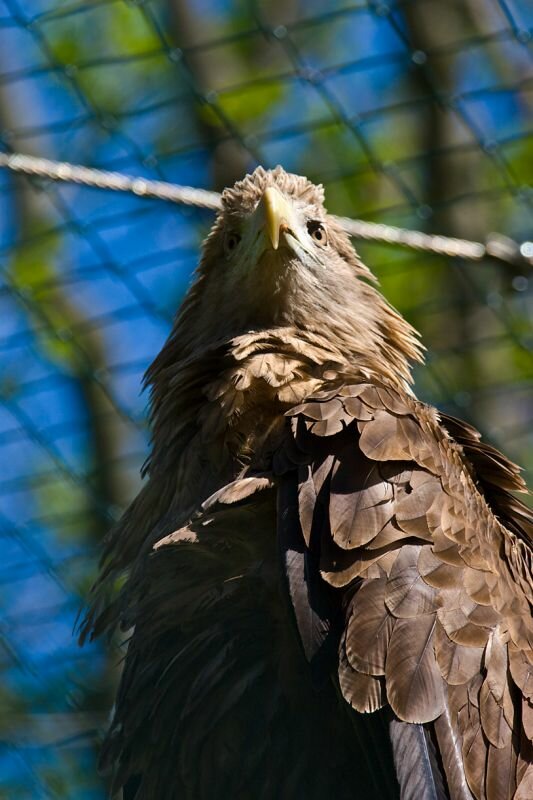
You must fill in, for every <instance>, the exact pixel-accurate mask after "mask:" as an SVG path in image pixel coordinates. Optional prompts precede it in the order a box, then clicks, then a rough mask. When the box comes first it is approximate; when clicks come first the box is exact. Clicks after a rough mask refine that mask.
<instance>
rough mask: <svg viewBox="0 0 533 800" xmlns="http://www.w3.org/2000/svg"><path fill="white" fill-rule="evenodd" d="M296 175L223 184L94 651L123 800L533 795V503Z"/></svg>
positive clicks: (106, 554)
mask: <svg viewBox="0 0 533 800" xmlns="http://www.w3.org/2000/svg"><path fill="white" fill-rule="evenodd" d="M421 360H422V347H421V345H420V342H419V337H418V334H417V332H416V331H415V330H414V329H413V328H412V327H411V325H410V324H408V322H407V321H406V320H404V319H403V318H402V316H401V315H400V314H399V313H398V312H397V311H396V310H395V309H394V308H393V307H392V306H391V305H389V303H388V302H387V301H386V299H385V298H384V297H383V296H382V295H381V294H380V292H379V291H378V288H377V282H376V280H375V278H374V277H373V275H372V273H371V272H370V270H369V269H368V268H367V267H366V266H365V265H364V264H363V263H362V261H361V260H360V258H359V257H358V255H357V253H356V252H355V250H354V249H353V247H352V244H351V242H350V240H349V238H348V236H347V234H346V233H345V232H344V231H343V229H342V227H341V225H340V223H339V222H338V221H337V220H336V218H335V217H333V216H331V215H328V213H327V212H326V209H325V207H324V192H323V188H322V186H320V185H318V186H317V185H314V184H313V183H311V182H310V181H309V180H308V179H307V178H305V177H302V176H298V175H293V174H289V173H287V172H285V171H284V170H283V169H282V168H281V167H276V168H275V169H273V170H265V169H263V168H262V167H259V168H257V169H256V170H255V171H254V172H253V173H252V174H250V175H247V176H246V177H245V178H244V179H243V180H241V181H239V182H238V183H236V184H235V186H233V187H232V188H228V189H226V190H225V191H224V192H223V194H222V204H221V210H220V212H219V214H218V217H217V219H216V221H215V223H214V225H213V228H212V230H211V232H210V234H209V236H208V237H207V238H206V240H205V242H204V245H203V253H202V257H201V260H200V263H199V266H198V269H197V271H196V274H195V278H194V281H193V283H192V285H191V288H190V289H189V291H188V293H187V294H186V296H185V299H184V301H183V303H182V306H181V309H180V310H179V312H178V314H177V316H176V319H175V322H174V325H173V328H172V331H171V333H170V335H169V337H168V339H167V341H166V343H165V345H164V347H163V349H162V350H161V352H160V353H159V355H158V356H157V357H156V359H155V361H154V362H153V364H152V365H151V366H150V368H149V370H148V372H147V375H146V379H145V380H146V384H147V385H149V386H150V391H151V394H150V398H151V415H150V420H151V431H152V441H151V451H150V455H149V458H148V460H147V462H146V464H145V466H144V468H143V473H144V476H145V482H144V484H143V488H142V490H141V491H140V493H139V494H138V496H137V497H136V498H135V499H134V500H133V502H132V503H131V505H130V506H129V508H128V509H127V510H126V511H125V513H124V515H123V517H122V518H121V520H120V521H119V522H118V523H117V525H116V526H115V527H114V528H113V529H112V530H111V532H110V533H109V534H108V536H107V537H106V539H105V542H104V546H103V555H102V560H101V569H100V573H99V577H98V579H97V582H96V583H95V586H94V588H93V594H92V601H91V605H90V609H89V611H88V612H87V615H86V618H85V620H84V623H83V626H82V638H84V637H87V636H90V637H95V636H100V635H102V634H107V635H113V634H114V633H115V632H117V631H122V632H123V634H126V637H127V639H128V642H127V652H126V655H125V659H124V666H123V670H122V676H121V680H120V685H119V688H118V692H117V696H116V702H115V705H114V709H113V714H112V719H111V722H110V726H109V730H108V732H107V734H106V737H105V741H104V744H103V747H102V753H101V768H102V770H103V771H104V772H106V773H107V774H109V775H110V785H111V792H112V794H113V795H116V796H122V797H124V798H125V800H155V798H157V800H177V799H178V798H180V799H181V798H183V800H228V798H232V799H233V798H238V799H239V800H240V799H241V798H242V800H248V798H249V800H274V799H275V800H278V798H281V799H285V798H287V799H288V800H292V799H293V798H294V800H300V798H306V800H307V799H309V800H318V798H320V800H323V798H325V797H335V798H338V799H340V800H344V799H345V798H346V800H347V799H348V798H350V799H351V800H353V799H354V798H355V799H357V798H360V800H373V799H376V800H377V799H378V798H379V800H384V799H385V800H387V799H388V798H402V800H408V799H410V798H417V800H441V799H443V798H449V799H450V800H473V798H476V800H507V798H509V799H510V798H514V800H531V798H532V797H533V759H532V739H533V623H532V614H531V606H532V600H533V597H532V585H533V584H532V575H533V566H532V553H533V549H532V542H533V514H532V512H531V511H530V510H529V509H528V507H527V506H526V505H524V504H523V503H522V502H520V501H519V500H518V499H517V498H516V496H515V494H514V493H515V492H520V491H527V490H526V487H525V484H524V481H523V479H522V478H521V477H520V469H519V467H517V466H516V465H515V464H513V463H512V462H511V461H509V460H508V459H507V458H506V457H505V456H504V455H502V454H501V453H500V452H498V451H497V450H496V449H495V448H493V447H491V446H490V445H488V444H485V443H483V442H482V441H481V436H480V434H479V433H478V431H477V430H476V429H475V428H473V427H472V426H471V425H470V424H468V423H466V422H463V421H461V420H459V419H456V418H454V417H451V416H448V415H447V414H444V413H440V412H439V411H437V410H436V409H435V408H434V407H432V406H430V405H427V404H425V403H424V402H421V401H420V400H418V399H417V398H416V396H415V394H414V392H413V389H412V378H411V371H410V370H411V366H412V364H413V362H419V361H421Z"/></svg>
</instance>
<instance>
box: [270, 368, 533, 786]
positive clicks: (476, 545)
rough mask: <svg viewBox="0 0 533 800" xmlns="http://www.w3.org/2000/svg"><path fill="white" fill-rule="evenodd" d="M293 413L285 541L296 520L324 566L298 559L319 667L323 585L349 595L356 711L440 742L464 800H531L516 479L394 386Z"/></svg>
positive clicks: (294, 537) (525, 553) (532, 717)
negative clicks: (418, 728)
mask: <svg viewBox="0 0 533 800" xmlns="http://www.w3.org/2000/svg"><path fill="white" fill-rule="evenodd" d="M290 413H291V417H292V419H291V432H290V434H289V435H288V438H287V441H286V443H285V445H284V446H283V447H282V449H281V450H280V451H279V452H278V454H277V456H276V462H275V469H276V471H277V473H278V475H279V476H280V482H281V487H282V489H281V490H280V493H279V499H280V510H279V517H280V522H279V526H278V527H279V530H280V538H281V540H282V542H283V541H287V540H288V533H287V531H286V530H285V529H286V528H287V524H288V523H287V520H292V523H290V526H291V528H292V529H291V532H290V537H291V539H290V541H291V544H290V551H291V553H292V552H293V551H296V552H299V553H300V562H301V559H303V558H307V560H308V563H309V564H311V565H312V564H316V565H317V567H316V569H315V573H314V574H313V573H312V570H311V571H309V570H308V571H307V573H304V572H302V570H301V568H300V566H299V562H298V561H297V560H294V559H293V560H289V561H287V559H285V567H286V572H287V575H288V579H289V589H290V594H291V596H292V598H293V605H294V608H295V615H296V620H297V622H298V627H299V629H300V631H301V636H302V640H303V643H304V648H305V650H306V652H307V653H308V654H309V655H310V657H311V658H316V654H317V653H319V652H320V650H321V648H322V647H323V642H324V641H325V630H324V625H323V624H322V623H321V617H320V611H319V609H318V605H317V601H316V600H315V599H313V598H315V597H316V596H317V586H316V584H317V580H318V581H319V582H320V580H321V581H322V583H324V584H325V585H327V586H329V587H331V588H332V589H334V590H337V591H338V592H340V594H342V595H343V600H344V626H343V627H344V630H343V633H342V638H341V642H340V655H339V682H340V687H341V691H342V693H343V695H344V697H345V699H346V700H347V701H348V703H350V704H351V705H352V706H353V708H355V709H356V710H357V711H360V712H371V711H375V710H376V709H379V708H381V707H383V706H385V705H386V704H390V707H391V708H392V711H393V712H394V714H395V716H396V717H397V719H398V720H399V721H404V722H408V723H414V724H425V728H426V729H428V730H429V729H431V735H432V737H433V738H434V740H435V741H436V744H437V748H438V750H439V756H440V759H441V760H442V764H443V766H444V769H445V773H446V776H447V782H448V787H449V791H450V794H451V796H452V798H464V797H468V796H469V791H468V788H467V785H468V787H469V789H470V791H471V793H472V794H473V795H474V796H475V797H476V798H479V799H480V800H481V799H483V800H506V798H512V797H514V798H515V800H526V799H527V798H531V797H533V765H532V746H531V740H532V738H533V705H532V700H533V622H532V615H531V604H532V585H533V584H532V537H533V517H532V514H531V512H530V511H529V509H527V508H526V507H525V506H524V505H522V504H521V503H520V502H519V501H517V500H516V499H515V497H514V496H513V495H512V494H510V490H515V489H523V483H522V481H521V479H520V478H519V475H518V468H517V467H515V465H513V464H511V462H509V461H508V460H507V459H505V457H503V456H502V455H501V454H500V453H498V452H497V451H496V450H494V449H493V448H491V447H490V446H487V445H483V444H481V443H480V441H479V438H480V437H479V434H478V433H477V431H475V430H474V429H473V428H471V427H470V426H468V425H466V424H465V423H462V422H460V421H458V420H455V419H453V418H450V417H444V416H442V417H440V418H439V417H438V415H437V412H436V411H435V410H434V409H432V408H430V407H428V406H425V405H423V404H422V403H419V402H418V401H416V400H414V399H413V398H412V397H410V396H409V395H407V394H405V395H403V394H401V393H400V392H398V391H396V390H392V389H390V388H387V387H384V386H379V385H371V384H369V383H361V384H357V385H352V386H346V387H343V388H340V389H337V390H333V391H330V392H323V393H320V394H318V395H317V396H316V397H314V398H311V399H310V400H309V401H308V402H306V403H304V404H302V405H300V406H298V407H297V408H295V409H293V410H292V412H290ZM311 587H313V588H311ZM318 589H321V590H322V592H323V587H320V586H318ZM306 597H307V605H308V606H309V607H310V608H311V610H312V613H309V612H306V611H305V606H306ZM430 723H431V724H430ZM401 739H402V737H400V746H401V744H402V742H401ZM403 739H404V741H405V737H403ZM393 744H394V742H393ZM409 796H410V795H409Z"/></svg>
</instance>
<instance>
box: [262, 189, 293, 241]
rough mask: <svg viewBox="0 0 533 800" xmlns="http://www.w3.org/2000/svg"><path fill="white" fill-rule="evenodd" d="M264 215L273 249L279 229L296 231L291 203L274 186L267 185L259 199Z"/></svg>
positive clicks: (277, 238)
mask: <svg viewBox="0 0 533 800" xmlns="http://www.w3.org/2000/svg"><path fill="white" fill-rule="evenodd" d="M261 205H262V206H263V213H264V216H265V228H266V231H267V234H268V238H269V239H270V241H271V243H272V247H273V248H274V250H277V249H278V247H279V235H280V232H281V231H284V230H290V231H293V232H295V231H296V224H295V223H296V219H295V215H294V210H293V207H292V203H291V202H290V200H288V199H287V198H286V197H285V196H284V195H283V194H282V193H281V192H280V191H279V189H276V187H275V186H269V187H268V189H265V193H264V195H263V197H262V200H261Z"/></svg>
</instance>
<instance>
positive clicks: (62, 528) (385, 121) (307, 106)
mask: <svg viewBox="0 0 533 800" xmlns="http://www.w3.org/2000/svg"><path fill="white" fill-rule="evenodd" d="M528 6H529V4H528V2H527V0H513V2H511V0H506V1H504V0H461V1H460V2H459V1H457V2H456V1H455V0H447V1H446V2H444V0H394V1H393V0H390V1H389V2H372V0H368V2H362V1H361V2H357V1H356V2H353V3H348V2H345V3H340V2H336V0H332V2H330V3H328V4H327V5H325V4H323V3H319V2H317V0H311V1H308V2H305V3H303V2H299V0H283V2H281V0H275V1H274V2H270V3H259V2H256V3H254V2H239V3H228V2H226V0H199V1H198V0H195V2H192V0H135V2H133V1H132V2H124V0H92V2H70V0H65V2H58V0H2V2H0V145H1V147H0V149H2V150H3V151H4V152H5V153H6V154H9V153H11V152H21V153H26V154H29V155H34V156H40V157H46V158H49V159H52V160H56V161H60V162H64V161H68V162H74V163H79V164H82V165H85V166H91V167H97V168H100V169H105V170H110V171H115V172H121V173H126V174H129V175H133V176H137V177H138V178H140V179H144V180H162V181H168V182H171V183H173V184H176V185H180V186H183V185H190V186H194V187H198V188H205V189H208V190H216V191H219V190H221V189H222V188H223V187H224V186H225V185H228V184H231V183H232V182H234V180H236V179H237V178H239V177H241V176H242V175H243V174H244V173H245V172H246V171H248V170H249V169H251V168H253V167H254V166H255V165H256V164H257V163H262V164H264V165H265V166H274V165H275V164H276V163H282V164H283V165H284V166H285V168H286V169H288V170H292V171H296V172H300V173H303V174H307V175H308V177H309V178H311V179H312V180H314V181H316V182H322V183H324V185H325V189H326V198H327V205H328V208H329V210H330V211H331V212H334V213H336V214H339V215H341V216H345V217H351V218H354V217H357V218H359V219H360V220H363V221H365V220H366V221H368V222H374V223H382V224H384V225H389V226H402V227H405V228H408V229H414V230H417V229H420V228H422V229H423V230H425V231H426V232H429V233H434V234H440V235H448V236H453V237H459V238H464V239H468V240H472V241H477V242H485V241H487V238H488V237H489V234H491V232H498V233H499V234H502V235H505V236H507V237H510V238H511V239H512V240H514V241H516V242H525V241H527V240H528V239H531V207H532V201H533V193H532V190H531V188H530V184H531V177H532V176H531V169H532V167H531V165H532V163H533V140H532V137H531V129H530V126H531V119H532V114H531V110H532V106H533V95H532V90H533V72H532V69H531V66H532V58H533V56H532V36H531V30H530V27H531V22H532V16H533V15H532V14H531V7H530V6H529V8H528ZM528 170H529V174H528ZM211 219H212V212H211V211H209V210H206V209H202V208H194V207H190V206H177V205H175V204H171V203H163V202H159V201H157V200H155V199H149V198H147V197H141V196H137V195H136V194H135V193H121V194H117V193H114V192H111V191H106V190H103V189H101V190H100V189H89V188H86V187H83V186H78V185H67V184H59V183H54V182H52V181H51V180H47V179H42V178H39V177H35V176H33V177H27V176H26V177H24V176H18V175H14V174H13V173H11V172H8V171H7V170H0V270H1V288H0V348H1V353H2V371H1V373H0V447H1V454H2V455H1V464H2V471H1V474H0V541H1V552H2V554H3V558H2V560H1V562H0V598H1V602H2V609H3V613H2V617H1V621H0V669H1V671H2V673H1V681H0V711H1V713H0V796H1V797H4V796H5V797H6V798H15V797H16V798H18V797H21V798H22V797H38V798H41V797H43V798H45V797H52V798H60V797H69V798H72V797H76V798H98V797H103V796H105V781H104V779H102V778H99V777H98V776H97V774H96V770H95V761H96V757H95V752H96V747H97V741H98V737H99V734H100V731H101V730H102V728H103V727H104V726H105V719H106V713H107V710H108V708H109V705H110V698H111V696H112V687H113V684H114V681H115V679H116V675H117V671H118V669H119V662H120V659H121V657H122V652H121V648H120V647H119V646H118V645H117V644H116V643H113V644H112V645H110V646H107V645H106V644H105V643H96V644H93V645H91V646H89V647H86V648H84V649H83V650H80V649H79V648H78V647H77V645H76V642H75V639H74V638H73V636H72V630H73V626H74V623H75V619H76V614H77V613H78V609H79V607H80V605H81V604H82V602H83V598H84V597H85V595H86V592H87V589H88V586H89V585H90V582H91V580H92V578H93V577H94V574H95V569H96V559H97V553H98V544H99V541H100V539H101V537H102V535H103V533H104V532H105V531H106V530H107V528H108V527H109V526H110V524H111V523H112V521H113V519H116V518H117V516H118V515H119V514H120V513H121V510H122V509H123V508H124V506H125V505H126V504H127V502H128V500H129V499H130V498H131V497H132V496H133V495H134V493H135V492H136V490H137V489H138V486H139V480H140V479H139V469H140V465H141V464H142V462H143V460H144V457H145V456H146V453H147V444H148V443H147V430H146V422H145V418H146V414H145V412H146V408H145V406H146V398H145V397H144V396H142V395H140V394H139V387H140V383H141V376H142V373H143V372H144V370H145V369H146V367H147V366H148V364H149V362H150V360H151V359H152V358H153V357H154V355H155V354H156V352H157V351H158V349H159V348H160V346H161V344H162V342H163V340H164V338H165V335H166V334H167V332H168V330H169V326H170V323H171V319H172V316H173V314H174V312H175V309H176V308H177V306H178V305H179V302H180V299H181V297H182V296H183V293H184V291H185V288H186V286H187V284H188V282H189V280H190V276H191V272H192V270H193V269H194V266H195V264H196V261H197V258H198V249H199V244H200V242H201V240H202V238H203V236H204V235H205V233H206V231H207V230H208V228H209V225H210V222H211ZM527 247H530V245H526V250H524V252H523V253H522V255H523V256H526V257H531V255H532V253H531V252H529V251H528V250H527ZM358 248H359V249H360V251H361V253H362V255H363V258H364V259H365V261H366V262H367V263H368V264H369V266H371V267H372V269H373V270H374V271H375V272H376V273H377V275H378V276H379V278H380V280H381V283H382V286H383V290H384V292H385V294H386V295H387V296H388V298H389V299H390V300H391V301H392V302H393V303H394V304H395V305H396V306H398V307H399V308H400V310H401V311H402V312H403V313H404V314H405V315H406V316H407V317H408V318H409V319H410V321H412V322H413V323H414V324H415V325H416V326H417V327H418V328H419V329H420V330H421V331H422V334H423V337H424V342H425V344H426V346H427V347H428V366H427V368H426V369H425V370H419V371H418V373H417V391H418V393H419V395H420V396H421V397H422V398H423V399H425V400H427V401H430V402H434V403H436V404H438V405H439V406H440V407H441V408H443V409H445V410H447V411H451V412H452V413H456V414H459V415H461V416H464V417H466V418H468V419H469V420H471V421H472V422H474V424H476V425H477V426H478V427H480V428H481V429H482V430H483V432H484V434H485V435H487V436H489V437H490V438H491V439H492V440H493V441H494V442H495V443H496V444H498V445H500V446H501V447H502V448H503V449H505V451H506V452H507V453H508V454H509V455H511V456H512V457H514V458H515V459H517V460H518V461H519V463H521V464H523V465H524V467H525V468H526V470H527V471H528V474H529V477H530V484H531V474H532V469H533V446H532V445H533V435H532V421H533V406H532V403H531V388H532V378H533V358H532V345H533V338H532V332H531V312H532V308H533V291H532V285H531V284H532V281H531V273H530V271H528V268H527V263H526V260H525V259H522V260H518V261H517V262H516V261H515V262H514V263H505V262H504V261H500V262H498V261H495V260H494V259H492V260H491V259H485V258H482V259H480V260H479V261H477V262H470V261H467V260H464V259H461V258H459V257H443V256H439V255H436V254H427V253H421V252H415V251H410V250H405V249H402V248H399V247H391V246H388V247H387V246H384V245H377V244H375V243H370V242H362V241H361V242H360V243H358Z"/></svg>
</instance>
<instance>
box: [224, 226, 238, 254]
mask: <svg viewBox="0 0 533 800" xmlns="http://www.w3.org/2000/svg"><path fill="white" fill-rule="evenodd" d="M240 241H241V237H240V236H239V234H238V233H235V231H230V233H227V234H226V236H225V238H224V250H225V251H226V255H229V254H230V253H233V251H234V250H235V248H236V247H237V245H238V244H239V242H240Z"/></svg>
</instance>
